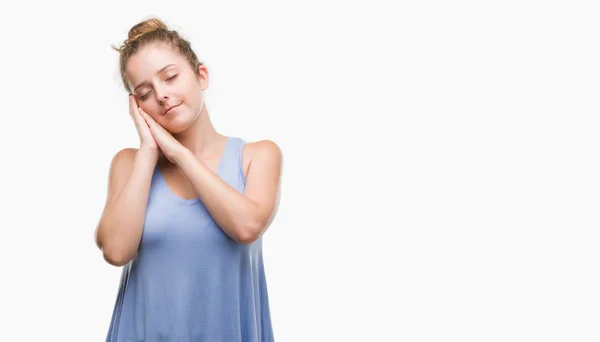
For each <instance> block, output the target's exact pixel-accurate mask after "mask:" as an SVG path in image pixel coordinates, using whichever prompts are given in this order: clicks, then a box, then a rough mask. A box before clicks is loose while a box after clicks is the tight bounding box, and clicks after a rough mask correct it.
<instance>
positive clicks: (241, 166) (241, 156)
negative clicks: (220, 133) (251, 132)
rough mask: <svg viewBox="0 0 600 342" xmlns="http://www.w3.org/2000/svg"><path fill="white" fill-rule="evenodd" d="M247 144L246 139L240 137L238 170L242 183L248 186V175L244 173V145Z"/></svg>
mask: <svg viewBox="0 0 600 342" xmlns="http://www.w3.org/2000/svg"><path fill="white" fill-rule="evenodd" d="M245 145H246V141H244V140H243V139H239V143H238V148H237V150H238V172H239V174H240V179H241V180H242V184H244V186H246V176H245V175H244V146H245Z"/></svg>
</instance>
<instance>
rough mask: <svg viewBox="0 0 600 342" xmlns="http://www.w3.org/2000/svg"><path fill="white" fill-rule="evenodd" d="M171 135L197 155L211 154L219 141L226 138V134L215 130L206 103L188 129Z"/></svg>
mask: <svg viewBox="0 0 600 342" xmlns="http://www.w3.org/2000/svg"><path fill="white" fill-rule="evenodd" d="M173 136H174V137H175V139H177V140H178V141H179V142H180V143H181V144H182V145H183V146H185V147H186V148H187V149H188V150H190V151H191V152H192V153H193V154H194V155H195V156H198V157H202V156H204V155H210V154H212V152H213V150H214V149H215V148H218V146H219V145H220V144H219V143H220V142H222V141H223V140H224V139H226V136H224V135H222V134H220V133H218V132H217V131H216V130H215V128H214V126H213V124H212V122H211V120H210V117H209V115H208V111H207V109H206V105H202V109H201V110H200V115H198V118H196V121H194V123H193V124H192V125H191V126H190V127H189V128H188V129H186V130H185V131H183V132H180V133H177V134H175V135H173Z"/></svg>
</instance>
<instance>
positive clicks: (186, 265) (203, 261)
mask: <svg viewBox="0 0 600 342" xmlns="http://www.w3.org/2000/svg"><path fill="white" fill-rule="evenodd" d="M243 146H244V141H243V140H242V139H240V138H236V137H228V140H227V145H226V148H225V151H224V154H223V156H222V158H221V161H220V164H219V167H218V172H217V174H218V175H219V176H220V177H221V178H222V179H223V180H224V181H226V182H227V183H228V184H229V185H231V186H232V187H233V188H235V189H236V190H238V191H239V192H243V190H244V186H245V183H246V179H245V177H244V174H243V171H242V163H241V161H242V147H243ZM273 340H274V339H273V331H272V327H271V317H270V310H269V300H268V294H267V284H266V281H265V270H264V267H263V258H262V238H261V239H258V240H257V241H255V242H254V243H252V244H247V245H246V244H241V243H238V242H236V241H234V240H233V239H231V238H230V237H229V236H227V235H226V234H225V233H224V232H223V231H222V230H221V229H220V228H219V226H218V225H217V224H216V223H215V221H214V220H213V218H212V217H211V215H210V214H209V213H208V211H207V209H206V208H205V206H204V205H203V203H202V202H201V201H200V199H199V198H195V199H191V200H186V199H183V198H180V197H179V196H177V195H175V194H174V193H173V192H171V190H170V189H169V188H168V187H167V184H166V183H165V180H164V178H163V177H162V174H161V172H160V170H159V169H158V166H157V167H156V168H155V170H154V174H153V177H152V185H151V188H150V194H149V199H148V206H147V211H146V220H145V224H144V230H143V234H142V240H141V242H140V246H139V249H138V253H137V255H136V257H135V258H134V259H133V260H132V261H131V262H129V264H127V265H125V266H124V267H123V274H122V276H121V283H120V287H119V291H118V296H117V299H116V303H115V306H114V310H113V314H112V319H111V322H110V327H109V331H108V334H107V338H106V341H110V342H113V341H118V342H121V341H146V342H154V341H169V342H175V341H207V342H219V341H222V342H238V341H239V342H272V341H273Z"/></svg>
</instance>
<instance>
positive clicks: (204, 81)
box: [196, 64, 208, 90]
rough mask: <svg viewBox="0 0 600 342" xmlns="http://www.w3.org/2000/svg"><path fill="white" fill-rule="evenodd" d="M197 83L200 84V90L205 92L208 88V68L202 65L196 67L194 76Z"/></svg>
mask: <svg viewBox="0 0 600 342" xmlns="http://www.w3.org/2000/svg"><path fill="white" fill-rule="evenodd" d="M196 77H197V79H198V82H200V87H201V88H202V90H206V88H208V68H207V67H206V65H204V64H200V65H198V72H197V74H196Z"/></svg>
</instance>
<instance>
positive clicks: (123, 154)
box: [111, 147, 138, 166]
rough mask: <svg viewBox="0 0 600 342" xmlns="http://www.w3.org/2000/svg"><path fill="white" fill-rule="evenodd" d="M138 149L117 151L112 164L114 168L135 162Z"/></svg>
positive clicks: (128, 148) (129, 148) (130, 148)
mask: <svg viewBox="0 0 600 342" xmlns="http://www.w3.org/2000/svg"><path fill="white" fill-rule="evenodd" d="M137 151H138V149H137V148H132V147H127V148H124V149H122V150H119V151H117V153H115V155H114V156H113V158H112V161H111V164H112V165H113V166H114V165H116V164H124V163H125V164H126V163H131V162H133V159H134V158H135V154H136V153H137Z"/></svg>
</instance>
